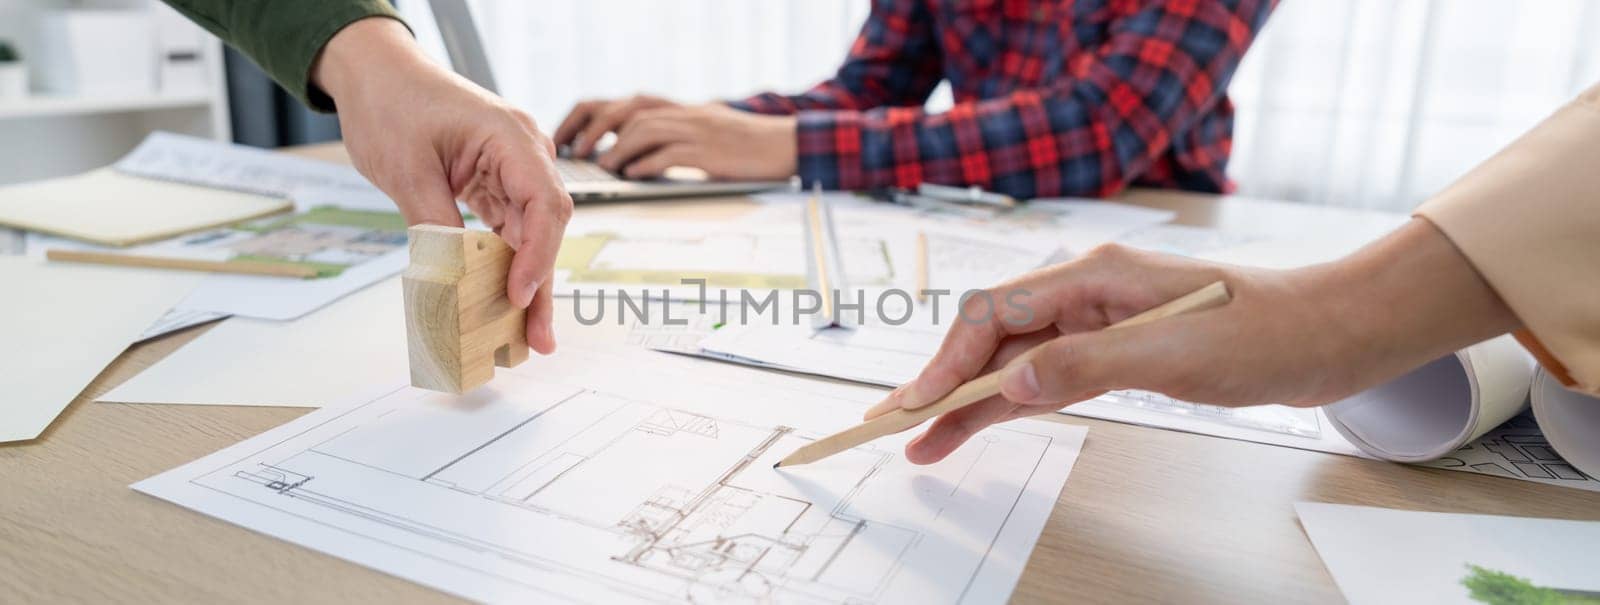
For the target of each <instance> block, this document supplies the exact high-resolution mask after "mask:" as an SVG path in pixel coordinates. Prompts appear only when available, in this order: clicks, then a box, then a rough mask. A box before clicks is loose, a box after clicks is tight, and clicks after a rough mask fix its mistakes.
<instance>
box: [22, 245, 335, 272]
mask: <svg viewBox="0 0 1600 605" xmlns="http://www.w3.org/2000/svg"><path fill="white" fill-rule="evenodd" d="M44 256H45V258H47V259H50V260H52V261H65V262H73V263H90V264H96V265H116V266H121V267H144V268H149V269H179V270H184V271H205V272H208V273H235V274H239V275H266V276H272V277H296V278H302V279H304V278H310V277H316V276H317V269H316V268H315V267H309V266H305V265H296V264H291V263H267V262H259V261H239V260H229V261H217V260H196V259H189V258H170V257H164V256H139V255H136V254H119V253H114V252H92V251H88V250H64V249H53V250H48V251H46V252H45V253H44Z"/></svg>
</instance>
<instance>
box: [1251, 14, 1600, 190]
mask: <svg viewBox="0 0 1600 605" xmlns="http://www.w3.org/2000/svg"><path fill="white" fill-rule="evenodd" d="M1596 83H1600V1H1596V0H1284V1H1283V3H1282V4H1280V5H1279V9H1278V11H1277V13H1276V14H1274V15H1273V16H1272V18H1271V19H1270V20H1269V21H1268V24H1267V27H1266V29H1265V30H1264V31H1263V32H1262V35H1261V36H1260V37H1259V38H1258V39H1257V41H1256V44H1255V46H1254V47H1253V48H1251V50H1250V52H1249V54H1248V55H1246V57H1245V60H1244V63H1243V64H1242V65H1241V66H1240V69H1239V73H1238V74H1237V75H1236V77H1235V78H1234V81H1233V84H1232V86H1231V87H1230V88H1229V93H1230V94H1232V95H1233V98H1234V102H1235V103H1236V104H1237V105H1238V107H1239V112H1238V122H1237V124H1236V125H1235V129H1234V136H1235V138H1234V142H1235V147H1234V154H1233V159H1232V164H1231V166H1230V170H1229V172H1230V174H1231V175H1232V176H1233V178H1234V179H1235V180H1236V181H1237V182H1238V184H1239V190H1240V193H1242V194H1246V195H1252V196H1259V197H1269V198H1278V199H1288V200H1297V201H1304V202H1311V203H1321V204H1333V205H1339V206H1350V207H1358V208H1372V209H1380V210H1389V211H1396V212H1404V211H1407V210H1409V209H1410V208H1412V207H1413V206H1415V205H1416V204H1417V203H1419V202H1421V201H1422V200H1423V199H1426V198H1427V196H1428V195H1430V194H1432V193H1433V192H1436V191H1438V190H1440V189H1442V188H1444V187H1445V186H1447V185H1449V184H1450V182H1451V181H1453V180H1455V179H1456V178H1457V177H1459V176H1461V175H1462V174H1463V173H1465V172H1466V171H1467V170H1469V169H1471V168H1472V166H1474V165H1476V164H1477V163H1479V162H1481V161H1483V160H1484V159H1486V158H1488V157H1489V156H1490V155H1492V154H1493V153H1494V152H1495V151H1496V150H1498V149H1500V148H1501V147H1504V146H1505V145H1506V144H1507V143H1510V142H1511V141H1512V140H1513V139H1515V138H1516V137H1517V136H1518V135H1519V134H1521V133H1523V132H1525V131H1527V130H1528V129H1529V128H1531V127H1533V125H1534V124H1537V123H1538V122H1539V120H1541V119H1542V118H1544V117H1545V116H1547V115H1549V114H1550V113H1551V112H1552V111H1554V110H1555V109H1556V108H1558V107H1560V106H1561V105H1562V104H1563V103H1565V102H1567V101H1568V100H1570V99H1571V98H1573V97H1575V96H1576V95H1577V94H1578V93H1579V92H1581V91H1582V90H1584V89H1586V88H1588V87H1589V86H1591V85H1594V84H1596Z"/></svg>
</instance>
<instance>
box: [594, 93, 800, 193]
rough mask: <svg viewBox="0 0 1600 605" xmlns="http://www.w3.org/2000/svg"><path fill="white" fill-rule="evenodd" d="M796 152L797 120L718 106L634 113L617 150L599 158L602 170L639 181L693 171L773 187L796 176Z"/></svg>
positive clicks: (717, 177) (718, 177) (620, 138)
mask: <svg viewBox="0 0 1600 605" xmlns="http://www.w3.org/2000/svg"><path fill="white" fill-rule="evenodd" d="M795 150H796V143H795V118H794V116H769V115H761V114H755V113H749V112H744V111H739V110H737V109H734V108H732V107H729V106H727V105H723V104H721V103H713V104H709V105H696V106H692V107H688V106H685V107H664V108H658V109H648V110H641V111H639V112H637V113H635V114H634V116H633V117H632V119H630V120H628V122H627V123H626V124H625V125H623V127H622V130H621V131H620V132H618V133H617V144H616V145H613V146H612V147H611V149H610V150H609V151H607V152H606V153H605V154H603V155H601V156H600V165H601V166H602V167H604V168H606V169H607V170H610V171H612V172H620V173H622V174H624V175H626V176H627V177H628V178H635V179H639V178H650V177H658V176H661V175H662V174H663V173H665V172H666V170H667V168H670V167H673V166H688V167H692V168H698V169H700V170H703V171H705V173H706V175H707V176H710V177H711V178H712V179H716V180H731V181H773V180H782V179H787V178H789V177H791V176H793V175H794V173H795V164H796V161H797V160H796V151H795Z"/></svg>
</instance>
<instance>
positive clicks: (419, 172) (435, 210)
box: [379, 154, 461, 227]
mask: <svg viewBox="0 0 1600 605" xmlns="http://www.w3.org/2000/svg"><path fill="white" fill-rule="evenodd" d="M385 172H387V171H385ZM396 173H397V174H399V175H400V176H399V178H398V179H397V181H396V182H394V183H393V184H385V183H383V182H380V183H379V185H380V188H382V189H383V191H384V193H387V194H389V197H390V198H392V199H394V201H395V205H396V206H398V207H399V208H400V215H401V216H403V217H405V220H406V224H407V225H442V226H446V227H460V226H461V211H460V210H457V209H456V197H455V194H454V193H453V192H452V191H451V189H450V182H449V179H448V178H446V176H445V172H444V168H443V167H442V166H441V164H440V162H439V158H438V157H436V156H432V155H431V154H430V155H428V156H422V157H418V158H416V159H415V160H413V161H411V162H407V163H405V164H404V165H402V166H401V167H399V169H398V170H397V171H396Z"/></svg>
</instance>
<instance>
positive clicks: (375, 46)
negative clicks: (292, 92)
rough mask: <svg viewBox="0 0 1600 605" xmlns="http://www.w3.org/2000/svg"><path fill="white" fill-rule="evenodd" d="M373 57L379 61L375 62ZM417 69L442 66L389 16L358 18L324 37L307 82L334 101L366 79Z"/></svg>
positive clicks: (358, 87)
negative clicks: (320, 50) (328, 36)
mask: <svg viewBox="0 0 1600 605" xmlns="http://www.w3.org/2000/svg"><path fill="white" fill-rule="evenodd" d="M374 57H382V61H381V62H377V63H375V62H374V61H373V58H374ZM375 67H381V69H375ZM418 70H428V71H431V70H442V68H440V67H438V66H437V65H435V64H433V62H432V61H430V60H429V59H428V57H427V56H426V55H424V54H423V52H422V50H421V49H420V48H418V47H417V44H416V43H415V41H413V40H412V38H411V32H410V30H408V29H406V27H405V26H404V25H402V24H401V23H400V22H399V21H395V20H392V19H362V20H360V21H356V22H355V23H352V24H350V25H349V26H348V27H345V28H344V29H343V30H341V31H340V32H339V33H338V34H337V35H335V36H334V37H333V38H332V39H331V40H329V41H328V43H327V45H326V46H325V47H324V48H323V50H322V53H321V54H319V55H318V56H317V58H316V61H315V62H314V63H313V64H312V68H311V83H312V84H313V85H314V86H316V87H317V88H320V89H322V90H324V91H326V92H327V94H328V95H329V96H330V97H332V99H333V100H334V101H337V100H339V99H341V98H347V97H349V96H350V95H353V94H356V93H358V92H360V91H361V90H363V89H365V85H364V84H363V81H364V80H366V79H369V78H385V79H390V78H394V77H395V74H397V73H406V72H415V71H418Z"/></svg>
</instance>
